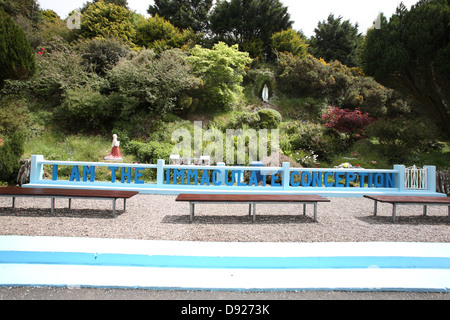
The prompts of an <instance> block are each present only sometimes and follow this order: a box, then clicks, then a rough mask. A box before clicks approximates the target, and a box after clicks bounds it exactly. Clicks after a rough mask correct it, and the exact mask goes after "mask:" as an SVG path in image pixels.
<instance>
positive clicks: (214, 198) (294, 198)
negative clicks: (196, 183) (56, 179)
mask: <svg viewBox="0 0 450 320" xmlns="http://www.w3.org/2000/svg"><path fill="white" fill-rule="evenodd" d="M176 201H196V202H224V201H225V202H330V200H329V199H326V198H324V197H321V196H318V195H280V194H180V195H178V197H177V198H176Z"/></svg>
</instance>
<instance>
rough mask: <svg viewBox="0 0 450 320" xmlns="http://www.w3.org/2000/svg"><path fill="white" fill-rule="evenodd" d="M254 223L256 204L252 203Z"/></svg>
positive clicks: (253, 220) (254, 219)
mask: <svg viewBox="0 0 450 320" xmlns="http://www.w3.org/2000/svg"><path fill="white" fill-rule="evenodd" d="M255 221H256V202H253V218H252V222H255Z"/></svg>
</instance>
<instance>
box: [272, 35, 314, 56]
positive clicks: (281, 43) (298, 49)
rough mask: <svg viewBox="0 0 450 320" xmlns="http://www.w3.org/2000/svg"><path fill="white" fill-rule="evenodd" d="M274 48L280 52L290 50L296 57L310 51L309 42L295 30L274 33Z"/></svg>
mask: <svg viewBox="0 0 450 320" xmlns="http://www.w3.org/2000/svg"><path fill="white" fill-rule="evenodd" d="M271 40H272V49H273V50H276V51H278V52H289V53H292V54H293V55H294V56H296V57H302V56H305V55H306V54H307V53H308V44H306V42H305V40H303V38H302V37H301V36H300V35H299V34H298V33H297V32H295V31H294V30H292V29H289V30H283V31H280V32H277V33H274V34H273V35H272V39H271Z"/></svg>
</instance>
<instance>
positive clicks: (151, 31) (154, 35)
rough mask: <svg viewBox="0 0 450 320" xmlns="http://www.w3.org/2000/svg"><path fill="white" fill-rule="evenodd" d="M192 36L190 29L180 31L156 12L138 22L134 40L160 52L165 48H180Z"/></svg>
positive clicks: (140, 44)
mask: <svg viewBox="0 0 450 320" xmlns="http://www.w3.org/2000/svg"><path fill="white" fill-rule="evenodd" d="M192 37H195V35H194V33H193V32H192V31H189V30H183V31H180V30H179V29H178V28H176V27H175V26H173V25H172V24H171V23H170V22H169V21H167V20H165V19H164V18H162V17H160V16H158V15H157V14H156V15H155V16H154V17H150V18H148V19H146V20H145V21H143V22H142V23H141V24H139V26H138V27H137V30H136V40H135V42H136V44H137V45H139V46H142V47H145V48H148V49H154V50H155V51H156V52H161V51H163V50H164V49H167V48H181V47H182V46H183V45H185V44H186V42H187V41H188V40H189V39H190V38H192Z"/></svg>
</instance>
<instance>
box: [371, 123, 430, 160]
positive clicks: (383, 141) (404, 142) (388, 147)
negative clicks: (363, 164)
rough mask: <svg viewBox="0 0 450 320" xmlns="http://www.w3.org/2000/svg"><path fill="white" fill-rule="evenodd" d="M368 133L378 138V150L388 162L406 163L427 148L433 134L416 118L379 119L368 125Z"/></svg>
mask: <svg viewBox="0 0 450 320" xmlns="http://www.w3.org/2000/svg"><path fill="white" fill-rule="evenodd" d="M367 131H368V134H369V135H370V136H371V137H374V138H376V139H377V140H378V142H379V145H378V149H379V152H380V153H381V154H382V155H383V156H384V157H385V158H386V159H388V160H389V162H390V164H398V163H406V162H407V161H408V159H410V158H411V157H412V156H414V155H416V154H417V153H419V152H423V151H426V150H427V149H428V148H429V143H430V140H431V139H432V138H431V137H432V136H433V135H432V133H431V132H430V130H429V128H428V127H427V126H426V125H425V124H424V123H423V122H421V121H420V120H418V119H407V118H400V117H399V118H392V119H391V118H390V119H380V120H377V121H376V122H374V123H373V124H372V125H370V126H369V127H368V130H367Z"/></svg>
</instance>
